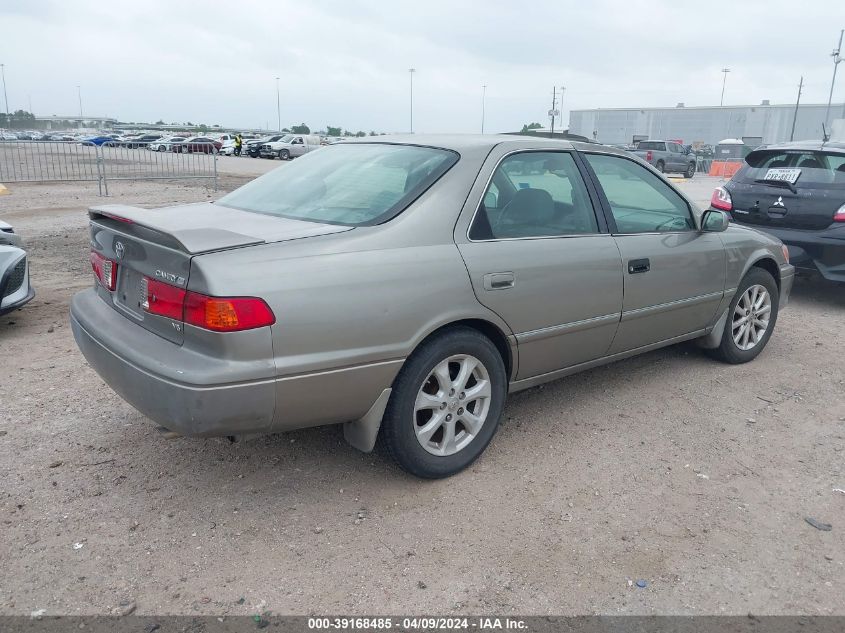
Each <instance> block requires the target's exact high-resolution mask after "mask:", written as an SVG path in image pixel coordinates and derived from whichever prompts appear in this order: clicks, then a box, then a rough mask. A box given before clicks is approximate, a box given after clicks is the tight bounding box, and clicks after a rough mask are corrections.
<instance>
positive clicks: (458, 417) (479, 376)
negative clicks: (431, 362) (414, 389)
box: [414, 354, 492, 457]
mask: <svg viewBox="0 0 845 633" xmlns="http://www.w3.org/2000/svg"><path fill="white" fill-rule="evenodd" d="M491 396H492V390H491V386H490V374H489V373H488V371H487V368H486V367H485V366H484V364H483V363H482V362H481V361H480V360H478V359H477V358H476V357H474V356H470V355H467V354H459V355H455V356H450V357H449V358H446V359H444V360H443V361H441V362H440V363H438V364H437V365H435V367H434V369H432V370H431V372H430V373H429V375H428V377H427V378H426V379H425V380H424V381H423V384H422V386H421V387H420V390H419V392H418V393H417V398H416V402H415V403H414V431H415V433H416V436H417V440H418V441H419V443H420V445H421V446H422V447H423V448H424V449H425V450H426V451H428V452H429V453H431V454H432V455H437V456H440V457H443V456H447V455H454V454H455V453H457V452H458V451H460V450H462V449H463V448H465V447H466V446H467V445H468V444H469V443H470V442H472V440H473V439H475V438H476V437H477V436H478V434H479V433H480V432H481V428H482V427H483V426H484V422H485V421H486V419H487V415H488V413H489V411H490V400H491Z"/></svg>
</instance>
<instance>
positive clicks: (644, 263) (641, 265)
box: [628, 257, 651, 275]
mask: <svg viewBox="0 0 845 633" xmlns="http://www.w3.org/2000/svg"><path fill="white" fill-rule="evenodd" d="M649 270H651V262H650V261H649V260H648V258H647V257H646V258H644V259H629V260H628V274H629V275H636V274H638V273H647V272H648V271H649Z"/></svg>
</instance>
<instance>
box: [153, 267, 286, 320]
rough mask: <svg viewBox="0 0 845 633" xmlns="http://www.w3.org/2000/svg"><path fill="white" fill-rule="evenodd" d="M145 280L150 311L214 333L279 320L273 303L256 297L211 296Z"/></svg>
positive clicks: (154, 280) (156, 281)
mask: <svg viewBox="0 0 845 633" xmlns="http://www.w3.org/2000/svg"><path fill="white" fill-rule="evenodd" d="M143 283H144V284H145V285H146V292H144V295H145V296H146V297H147V300H146V302H144V304H143V308H144V310H146V311H147V312H149V313H150V314H157V315H159V316H163V317H167V318H168V319H173V320H175V321H184V322H185V323H189V324H191V325H195V326H197V327H201V328H203V329H206V330H212V331H214V332H239V331H241V330H251V329H254V328H257V327H264V326H266V325H273V324H274V323H275V322H276V317H275V316H274V315H273V311H272V310H271V309H270V306H268V305H267V303H265V301H264V300H263V299H259V298H257V297H209V296H207V295H204V294H200V293H199V292H191V291H188V290H184V289H182V288H177V287H176V286H171V285H170V284H166V283H164V282H161V281H158V280H156V279H150V278H149V277H144V281H143Z"/></svg>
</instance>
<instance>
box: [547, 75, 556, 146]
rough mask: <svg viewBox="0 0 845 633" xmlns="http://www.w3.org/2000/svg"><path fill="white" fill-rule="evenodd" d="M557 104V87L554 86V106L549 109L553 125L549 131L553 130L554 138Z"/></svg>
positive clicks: (552, 135)
mask: <svg viewBox="0 0 845 633" xmlns="http://www.w3.org/2000/svg"><path fill="white" fill-rule="evenodd" d="M555 105H557V87H555V86H552V108H551V110H549V117H551V119H552V125H551V127H550V128H549V132H551V137H552V138H554V136H555Z"/></svg>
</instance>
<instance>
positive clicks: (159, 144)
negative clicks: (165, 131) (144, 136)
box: [147, 136, 188, 152]
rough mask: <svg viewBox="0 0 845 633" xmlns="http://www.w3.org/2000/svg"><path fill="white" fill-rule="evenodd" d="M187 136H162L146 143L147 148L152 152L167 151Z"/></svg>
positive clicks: (182, 141)
mask: <svg viewBox="0 0 845 633" xmlns="http://www.w3.org/2000/svg"><path fill="white" fill-rule="evenodd" d="M187 138H188V137H187V136H164V137H162V138H160V139H158V140H157V141H153V142H152V143H150V144H149V145H147V148H149V149H150V150H152V151H154V152H169V151H170V150H171V149H173V146H174V145H179V144H180V143H184V142H185V141H186V140H187Z"/></svg>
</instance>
